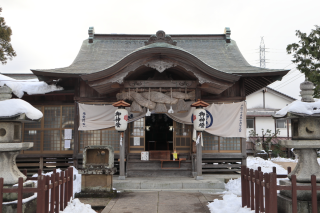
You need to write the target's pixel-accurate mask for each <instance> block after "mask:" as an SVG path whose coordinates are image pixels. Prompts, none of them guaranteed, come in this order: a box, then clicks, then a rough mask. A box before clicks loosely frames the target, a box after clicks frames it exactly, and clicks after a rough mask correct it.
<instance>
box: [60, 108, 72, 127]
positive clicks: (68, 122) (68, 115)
mask: <svg viewBox="0 0 320 213" xmlns="http://www.w3.org/2000/svg"><path fill="white" fill-rule="evenodd" d="M73 126H74V106H63V107H62V128H65V129H73Z"/></svg>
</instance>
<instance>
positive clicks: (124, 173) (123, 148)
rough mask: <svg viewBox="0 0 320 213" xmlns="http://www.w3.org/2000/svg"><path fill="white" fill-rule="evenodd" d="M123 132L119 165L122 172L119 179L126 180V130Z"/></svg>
mask: <svg viewBox="0 0 320 213" xmlns="http://www.w3.org/2000/svg"><path fill="white" fill-rule="evenodd" d="M122 134H123V138H122V146H120V150H119V151H120V165H119V169H120V172H119V173H120V174H119V177H118V179H119V180H125V179H126V171H125V162H124V160H125V150H126V131H125V132H124V133H122Z"/></svg>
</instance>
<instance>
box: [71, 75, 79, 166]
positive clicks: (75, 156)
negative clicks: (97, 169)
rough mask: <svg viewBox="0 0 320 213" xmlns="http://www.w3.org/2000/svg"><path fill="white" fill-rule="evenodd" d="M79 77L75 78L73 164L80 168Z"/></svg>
mask: <svg viewBox="0 0 320 213" xmlns="http://www.w3.org/2000/svg"><path fill="white" fill-rule="evenodd" d="M79 81H80V80H79V79H76V80H75V85H74V99H75V100H74V125H73V132H74V138H73V166H74V167H75V168H77V169H78V152H79V131H78V128H79V108H78V103H77V101H76V99H77V98H78V97H80V88H79V87H80V83H79Z"/></svg>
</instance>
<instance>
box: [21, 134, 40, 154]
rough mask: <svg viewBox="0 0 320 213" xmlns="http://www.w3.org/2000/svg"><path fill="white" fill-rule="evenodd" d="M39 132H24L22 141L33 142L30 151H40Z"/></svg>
mask: <svg viewBox="0 0 320 213" xmlns="http://www.w3.org/2000/svg"><path fill="white" fill-rule="evenodd" d="M41 132H42V131H41V130H24V141H25V142H33V147H32V148H30V149H28V150H30V151H40V149H41Z"/></svg>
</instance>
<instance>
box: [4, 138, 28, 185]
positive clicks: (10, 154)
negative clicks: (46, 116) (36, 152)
mask: <svg viewBox="0 0 320 213" xmlns="http://www.w3.org/2000/svg"><path fill="white" fill-rule="evenodd" d="M31 147H33V143H32V142H24V143H0V150H1V151H0V168H1V169H0V177H2V178H3V179H4V181H3V184H4V185H9V186H10V185H13V184H16V183H18V180H19V178H20V177H22V178H23V181H25V180H26V179H27V177H26V176H25V175H24V174H22V173H21V172H20V170H19V169H18V167H17V164H16V157H17V156H18V155H19V154H20V151H21V150H26V149H29V148H31Z"/></svg>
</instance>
